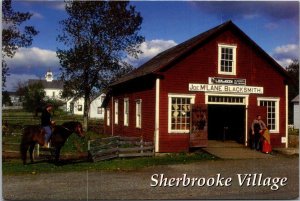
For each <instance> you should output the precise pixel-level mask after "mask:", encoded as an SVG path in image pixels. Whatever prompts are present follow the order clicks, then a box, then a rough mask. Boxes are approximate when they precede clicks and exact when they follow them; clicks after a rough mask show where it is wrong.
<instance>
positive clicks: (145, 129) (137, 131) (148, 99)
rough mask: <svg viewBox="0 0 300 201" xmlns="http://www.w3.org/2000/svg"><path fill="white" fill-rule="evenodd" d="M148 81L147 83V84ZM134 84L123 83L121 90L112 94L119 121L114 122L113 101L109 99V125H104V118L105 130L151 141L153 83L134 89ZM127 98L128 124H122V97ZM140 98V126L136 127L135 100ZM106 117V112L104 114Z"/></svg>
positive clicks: (153, 116)
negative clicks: (117, 103)
mask: <svg viewBox="0 0 300 201" xmlns="http://www.w3.org/2000/svg"><path fill="white" fill-rule="evenodd" d="M144 84H145V83H144V82H140V83H139V86H140V87H141V88H143V85H144ZM148 84H149V83H147V85H148ZM134 86H136V85H132V84H129V85H124V86H122V91H121V92H117V93H116V94H115V95H113V102H114V101H115V100H118V101H119V122H118V124H114V103H112V99H111V100H110V101H109V104H108V105H109V108H110V112H111V125H110V126H106V119H105V132H106V134H112V131H111V130H112V124H113V135H115V136H116V135H120V136H130V137H143V139H144V140H145V141H153V139H154V118H155V85H154V82H153V83H152V87H151V88H149V87H148V86H147V87H146V86H145V88H147V89H146V90H135V87H134ZM126 98H128V100H129V124H128V126H125V125H124V99H126ZM138 99H141V100H142V126H141V128H137V127H136V100H138ZM105 117H106V114H105Z"/></svg>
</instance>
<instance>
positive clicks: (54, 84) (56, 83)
mask: <svg viewBox="0 0 300 201" xmlns="http://www.w3.org/2000/svg"><path fill="white" fill-rule="evenodd" d="M36 83H42V85H43V87H44V88H45V89H61V90H62V89H63V86H64V83H63V82H62V81H60V80H52V81H51V82H47V81H46V80H35V79H30V80H28V85H31V84H36Z"/></svg>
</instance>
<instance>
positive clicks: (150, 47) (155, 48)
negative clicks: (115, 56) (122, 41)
mask: <svg viewBox="0 0 300 201" xmlns="http://www.w3.org/2000/svg"><path fill="white" fill-rule="evenodd" d="M175 45H177V43H176V42H175V41H173V40H160V39H155V40H151V41H145V42H143V43H142V44H141V46H140V50H141V51H142V52H143V54H141V55H139V58H138V59H135V58H133V57H130V56H128V57H127V58H126V59H125V60H126V62H128V63H130V64H132V65H133V66H134V67H138V66H140V65H141V64H143V63H145V62H146V61H148V60H149V59H151V58H153V57H154V56H156V55H157V54H159V53H160V52H162V51H164V50H166V49H169V48H171V47H173V46H175Z"/></svg>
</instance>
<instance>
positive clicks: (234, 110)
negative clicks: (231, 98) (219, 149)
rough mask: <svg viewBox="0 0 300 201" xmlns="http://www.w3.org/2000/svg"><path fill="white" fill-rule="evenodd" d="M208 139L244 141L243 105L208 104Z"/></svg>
mask: <svg viewBox="0 0 300 201" xmlns="http://www.w3.org/2000/svg"><path fill="white" fill-rule="evenodd" d="M208 116H209V118H208V139H209V140H222V141H225V140H234V141H237V142H239V143H244V138H245V106H244V105H208Z"/></svg>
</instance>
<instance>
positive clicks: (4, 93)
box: [2, 91, 12, 106]
mask: <svg viewBox="0 0 300 201" xmlns="http://www.w3.org/2000/svg"><path fill="white" fill-rule="evenodd" d="M2 105H6V106H11V105H12V102H11V98H10V96H9V93H8V91H2Z"/></svg>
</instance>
